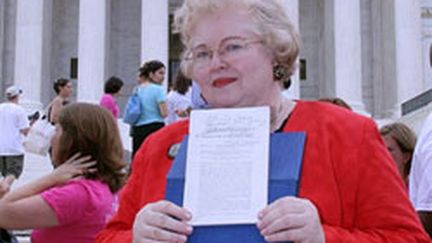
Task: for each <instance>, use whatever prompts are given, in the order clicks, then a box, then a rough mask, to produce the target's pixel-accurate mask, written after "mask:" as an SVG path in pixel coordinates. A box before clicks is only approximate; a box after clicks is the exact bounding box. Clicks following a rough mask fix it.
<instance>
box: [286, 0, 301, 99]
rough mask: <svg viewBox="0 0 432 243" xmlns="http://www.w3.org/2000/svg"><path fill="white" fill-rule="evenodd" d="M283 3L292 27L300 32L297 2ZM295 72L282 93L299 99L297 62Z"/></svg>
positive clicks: (288, 1)
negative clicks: (289, 85)
mask: <svg viewBox="0 0 432 243" xmlns="http://www.w3.org/2000/svg"><path fill="white" fill-rule="evenodd" d="M283 3H284V5H285V8H286V11H287V13H288V16H289V18H290V20H291V21H292V22H293V24H294V27H295V28H296V29H297V31H299V32H300V26H299V0H283ZM297 65H298V68H297V71H296V72H295V73H294V74H293V75H292V76H291V87H290V88H289V89H288V90H286V91H284V93H285V94H286V95H287V96H288V97H290V98H295V99H298V98H300V78H299V68H300V66H299V64H298V60H297Z"/></svg>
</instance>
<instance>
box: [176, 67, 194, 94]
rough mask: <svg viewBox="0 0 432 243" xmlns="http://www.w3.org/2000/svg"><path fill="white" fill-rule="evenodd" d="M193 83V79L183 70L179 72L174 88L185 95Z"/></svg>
mask: <svg viewBox="0 0 432 243" xmlns="http://www.w3.org/2000/svg"><path fill="white" fill-rule="evenodd" d="M191 85H192V80H191V79H190V78H188V77H186V76H185V75H184V74H183V72H182V71H181V70H179V72H177V75H176V79H175V81H174V87H173V89H174V90H175V91H177V92H179V93H180V94H182V95H185V94H186V93H187V91H188V90H189V87H190V86H191Z"/></svg>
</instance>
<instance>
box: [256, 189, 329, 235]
mask: <svg viewBox="0 0 432 243" xmlns="http://www.w3.org/2000/svg"><path fill="white" fill-rule="evenodd" d="M257 226H258V228H259V230H260V231H261V234H262V235H263V236H264V238H265V240H266V241H269V242H275V241H293V242H296V243H303V242H304V243H306V242H308V243H309V242H311V243H312V242H314V243H315V242H316V243H322V242H324V232H323V228H322V226H321V222H320V219H319V215H318V210H317V209H316V207H315V205H314V204H313V203H312V202H311V201H309V200H306V199H301V198H296V197H283V198H280V199H278V200H276V201H275V202H273V203H272V204H270V205H269V206H267V207H266V208H264V209H263V210H261V212H259V214H258V224H257Z"/></svg>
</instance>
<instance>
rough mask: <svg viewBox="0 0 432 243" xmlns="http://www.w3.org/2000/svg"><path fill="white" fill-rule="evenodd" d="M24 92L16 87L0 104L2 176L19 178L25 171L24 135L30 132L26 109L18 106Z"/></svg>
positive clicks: (10, 88)
mask: <svg viewBox="0 0 432 243" xmlns="http://www.w3.org/2000/svg"><path fill="white" fill-rule="evenodd" d="M21 94H22V90H21V89H20V88H18V87H16V86H10V87H8V88H7V89H6V92H5V96H6V101H5V102H3V103H1V104H0V127H1V128H2V136H0V172H1V174H2V176H4V177H6V176H8V175H13V176H14V177H15V178H18V177H19V176H20V175H21V173H22V170H23V163H24V148H23V135H27V133H28V131H29V130H30V125H29V121H28V119H27V115H26V112H25V110H24V108H22V107H21V106H19V105H18V101H19V98H20V95H21Z"/></svg>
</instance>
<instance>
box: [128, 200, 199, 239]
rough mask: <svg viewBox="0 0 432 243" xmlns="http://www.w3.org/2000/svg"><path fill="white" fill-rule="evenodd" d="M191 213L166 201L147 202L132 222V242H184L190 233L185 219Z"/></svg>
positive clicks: (188, 217)
mask: <svg viewBox="0 0 432 243" xmlns="http://www.w3.org/2000/svg"><path fill="white" fill-rule="evenodd" d="M191 217H192V216H191V214H190V213H189V212H188V211H187V210H186V209H184V208H182V207H179V206H177V205H175V204H174V203H172V202H168V201H158V202H155V203H149V204H147V205H146V206H145V207H143V208H142V209H141V210H140V211H139V213H138V214H137V216H136V217H135V222H134V224H133V242H134V243H143V242H186V240H187V236H188V235H190V234H191V233H192V226H190V225H189V224H188V223H187V221H189V220H190V219H191Z"/></svg>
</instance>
